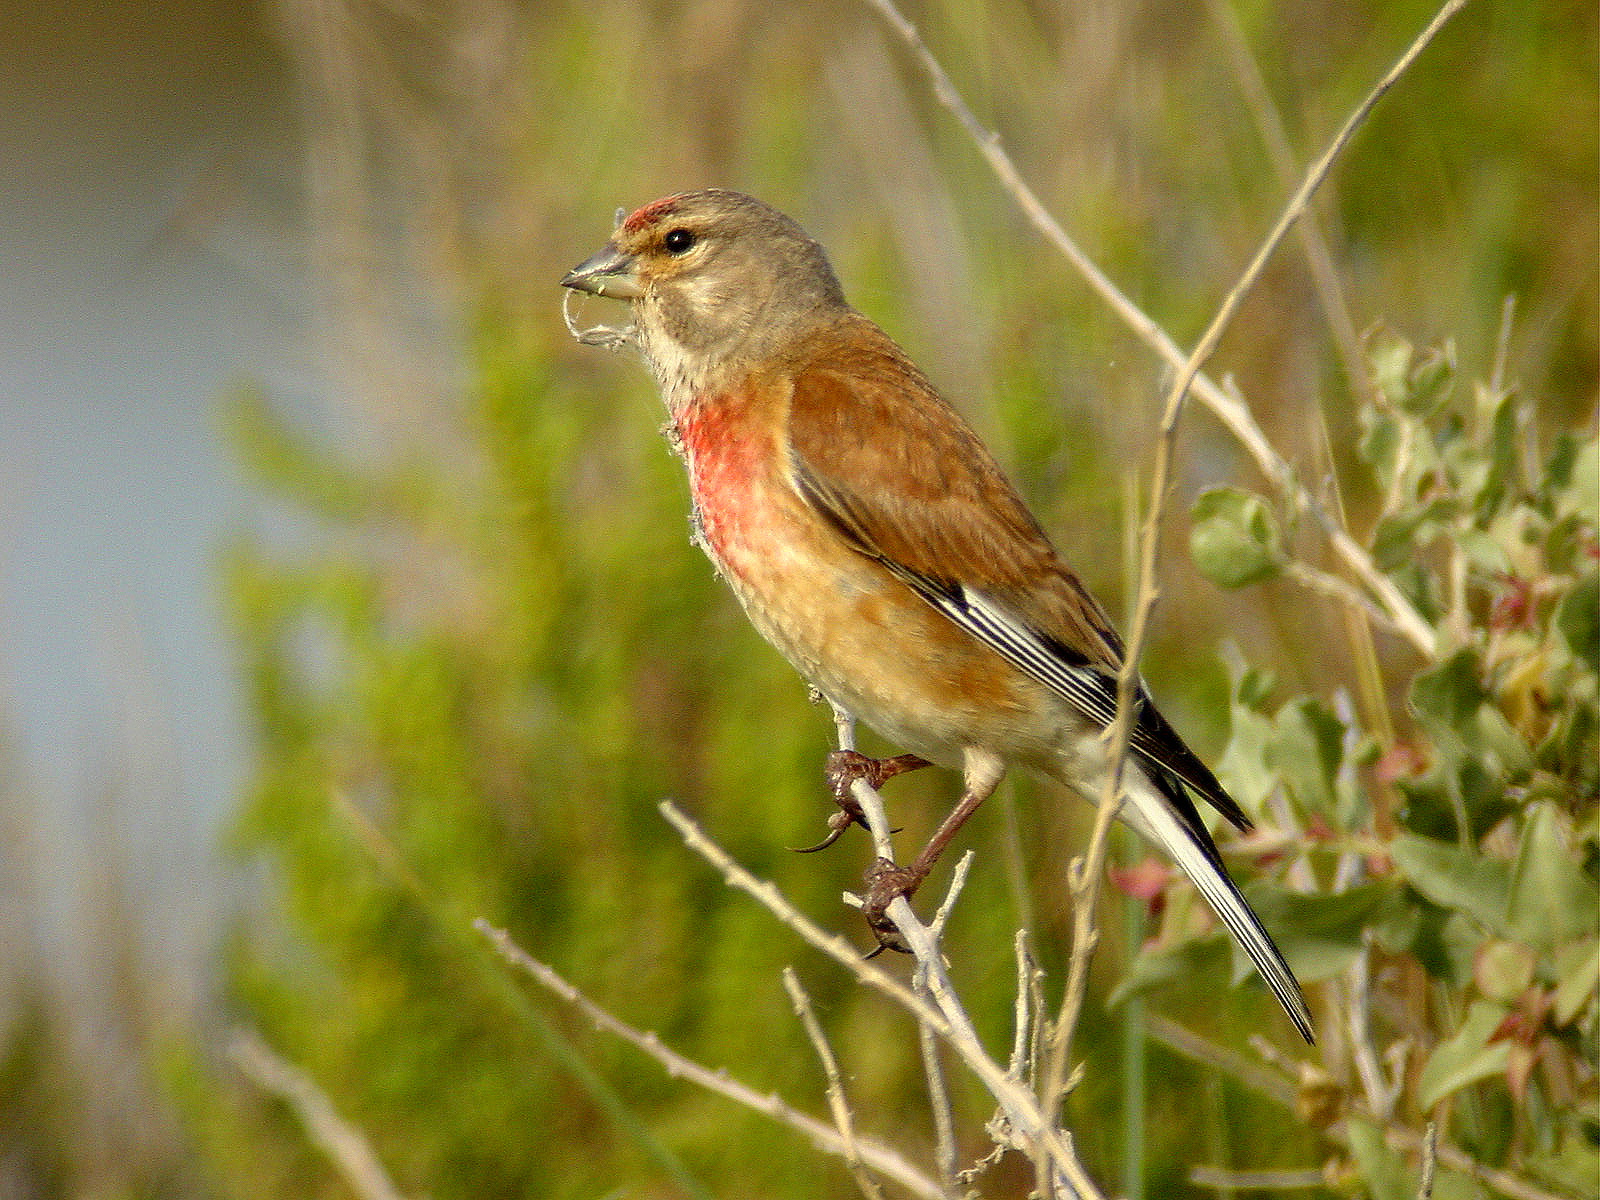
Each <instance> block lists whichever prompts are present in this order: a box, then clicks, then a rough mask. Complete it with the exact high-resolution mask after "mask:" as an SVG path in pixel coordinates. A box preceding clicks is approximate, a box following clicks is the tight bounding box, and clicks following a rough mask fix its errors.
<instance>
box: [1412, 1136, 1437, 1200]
mask: <svg viewBox="0 0 1600 1200" xmlns="http://www.w3.org/2000/svg"><path fill="white" fill-rule="evenodd" d="M1438 1159H1439V1127H1438V1126H1437V1125H1435V1124H1434V1123H1433V1122H1432V1121H1429V1122H1428V1127H1427V1128H1426V1129H1424V1130H1423V1131H1422V1178H1421V1179H1420V1180H1419V1181H1418V1182H1417V1200H1431V1197H1432V1196H1433V1168H1434V1164H1435V1163H1436V1162H1438Z"/></svg>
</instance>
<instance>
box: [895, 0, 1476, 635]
mask: <svg viewBox="0 0 1600 1200" xmlns="http://www.w3.org/2000/svg"><path fill="white" fill-rule="evenodd" d="M864 2H865V3H866V4H867V5H868V6H870V7H871V8H872V9H874V10H875V11H876V12H877V13H878V14H879V16H880V17H882V19H883V20H884V22H885V23H886V24H887V25H888V26H889V28H890V29H892V30H893V31H894V33H895V34H896V35H897V36H898V37H899V38H900V39H901V41H903V42H904V43H905V44H906V46H907V47H908V48H909V49H910V51H911V54H912V56H913V57H914V58H915V59H916V61H917V64H918V65H919V66H920V67H921V68H922V71H923V73H924V74H925V75H927V76H928V79H929V82H930V83H931V85H932V88H933V93H934V96H935V97H936V98H937V99H938V101H939V102H940V103H941V104H943V105H944V107H945V108H946V109H947V110H948V111H949V112H950V113H951V115H953V116H954V117H955V118H956V120H957V121H958V122H959V123H960V124H961V126H962V128H964V129H965V130H966V131H967V133H968V135H969V136H971V138H972V140H973V142H974V143H975V144H976V146H977V148H978V151H979V153H980V154H982V156H983V158H984V160H985V161H986V162H987V163H988V164H989V167H990V169H991V170H992V171H993V172H994V173H995V175H996V177H997V178H998V179H999V181H1000V184H1001V186H1002V188H1004V190H1005V191H1006V192H1007V194H1008V195H1010V196H1011V198H1012V199H1013V200H1014V201H1015V202H1016V204H1017V206H1018V208H1019V209H1021V210H1022V213H1023V215H1024V216H1025V217H1027V219H1028V221H1029V222H1030V223H1031V224H1032V225H1033V227H1034V228H1035V229H1036V230H1037V231H1038V232H1039V233H1040V235H1041V236H1043V237H1044V239H1045V240H1046V241H1047V242H1049V243H1050V244H1051V245H1052V246H1054V247H1055V249H1056V250H1057V251H1058V252H1059V253H1060V254H1061V255H1062V256H1063V257H1064V258H1065V259H1066V260H1067V261H1068V262H1069V263H1070V264H1071V265H1072V267H1073V269H1074V270H1076V271H1077V272H1078V273H1079V274H1080V275H1081V276H1083V278H1084V280H1085V281H1086V282H1087V283H1088V284H1089V286H1090V288H1091V289H1092V290H1093V291H1094V292H1095V293H1096V294H1097V295H1098V296H1100V298H1101V299H1102V300H1103V301H1104V302H1105V303H1106V304H1107V306H1109V307H1110V308H1111V310H1112V311H1113V312H1114V313H1116V315H1117V316H1118V317H1119V318H1121V320H1122V321H1123V322H1124V323H1125V324H1126V325H1127V326H1128V327H1129V328H1130V329H1131V330H1133V332H1134V333H1135V334H1136V335H1137V336H1138V337H1139V339H1140V340H1141V341H1143V342H1144V343H1145V345H1146V346H1148V347H1149V348H1150V349H1152V350H1153V351H1155V353H1156V354H1157V355H1158V356H1159V357H1160V358H1162V359H1163V360H1164V361H1166V362H1167V364H1168V365H1170V366H1171V367H1172V368H1174V369H1175V370H1182V371H1184V373H1185V374H1186V375H1189V376H1190V378H1189V379H1188V380H1186V381H1185V387H1189V386H1192V387H1193V389H1194V392H1195V395H1196V396H1198V397H1199V398H1200V400H1201V401H1202V402H1203V403H1204V404H1205V406H1206V407H1207V408H1208V409H1209V410H1210V411H1211V413H1212V414H1213V415H1214V416H1215V417H1216V418H1217V419H1218V420H1219V421H1220V422H1221V423H1222V424H1223V426H1224V427H1225V428H1226V429H1227V430H1228V431H1229V432H1230V433H1231V434H1233V436H1234V438H1235V439H1236V440H1237V441H1238V442H1239V444H1240V445H1241V446H1242V447H1244V449H1245V451H1246V452H1247V453H1249V455H1250V456H1251V457H1252V458H1253V459H1254V460H1255V462H1256V466H1257V467H1258V469H1259V470H1260V471H1261V473H1262V474H1263V475H1264V476H1266V478H1267V479H1268V480H1269V481H1270V482H1271V483H1272V485H1273V486H1274V487H1276V488H1278V489H1279V490H1280V491H1281V492H1282V493H1283V494H1284V496H1285V497H1287V498H1288V500H1289V502H1290V504H1291V505H1292V506H1293V507H1294V508H1295V509H1296V510H1297V511H1300V512H1303V513H1306V514H1307V515H1309V516H1310V517H1311V518H1312V519H1313V521H1314V522H1315V524H1316V525H1317V526H1318V527H1319V528H1320V529H1322V530H1323V533H1324V535H1325V536H1326V537H1327V538H1328V539H1329V543H1330V545H1331V546H1332V548H1333V550H1334V552H1335V554H1337V555H1338V557H1339V559H1340V560H1341V561H1342V562H1343V563H1344V564H1345V567H1346V568H1347V569H1348V570H1349V571H1350V572H1351V573H1352V574H1353V575H1355V576H1356V577H1357V578H1358V579H1360V580H1361V582H1362V583H1363V584H1365V585H1366V587H1367V589H1368V590H1369V591H1371V592H1372V594H1373V595H1374V596H1375V597H1376V598H1377V601H1378V603H1379V604H1380V605H1381V606H1382V608H1383V610H1384V611H1385V612H1386V613H1388V614H1389V616H1390V619H1391V620H1392V621H1393V622H1394V624H1395V625H1396V626H1397V627H1398V628H1399V629H1400V631H1401V632H1402V633H1403V634H1404V635H1405V637H1406V639H1407V640H1408V641H1409V642H1410V643H1411V644H1412V645H1413V646H1414V647H1415V648H1416V649H1417V651H1418V652H1419V653H1420V654H1422V655H1423V656H1424V657H1426V658H1429V659H1433V658H1436V657H1438V649H1437V647H1435V645H1434V637H1433V631H1432V629H1431V628H1430V627H1429V625H1428V623H1427V621H1425V620H1424V619H1423V618H1422V615H1421V614H1420V613H1418V612H1417V610H1416V608H1415V607H1414V606H1413V605H1412V604H1411V602H1410V601H1409V600H1408V599H1406V597H1405V595H1404V593H1402V592H1401V591H1400V589H1399V588H1398V587H1396V586H1395V584H1394V582H1393V581H1392V580H1390V579H1389V578H1388V576H1386V575H1385V574H1384V573H1383V572H1382V571H1380V570H1379V569H1378V567H1377V564H1376V563H1375V562H1374V561H1373V559H1372V556H1371V555H1370V554H1369V553H1367V551H1366V549H1365V548H1364V547H1363V546H1362V545H1361V543H1360V542H1358V541H1356V539H1355V538H1353V537H1351V536H1350V534H1349V533H1348V532H1347V531H1346V530H1345V529H1344V528H1343V527H1342V526H1340V525H1339V524H1337V523H1336V522H1335V521H1333V520H1331V519H1330V518H1329V517H1328V515H1327V514H1326V513H1325V512H1324V511H1323V510H1322V507H1321V505H1320V504H1319V503H1318V502H1317V500H1316V498H1315V497H1314V496H1312V495H1311V493H1310V492H1308V491H1307V490H1306V489H1305V487H1304V486H1302V485H1301V484H1300V483H1299V482H1298V481H1297V480H1296V479H1295V476H1294V471H1293V469H1292V468H1291V467H1290V466H1289V464H1288V463H1287V462H1285V461H1284V460H1283V458H1282V457H1281V456H1280V455H1279V454H1278V452H1277V451H1276V450H1275V449H1274V448H1273V446H1272V444H1271V442H1269V441H1268V440H1267V436H1266V434H1264V433H1263V432H1262V431H1261V427H1260V426H1259V425H1258V424H1257V423H1256V420H1255V418H1254V417H1253V416H1252V415H1251V413H1250V410H1249V408H1248V407H1247V406H1246V405H1245V404H1244V403H1243V402H1242V401H1240V400H1238V399H1236V398H1234V397H1232V396H1229V395H1228V394H1227V393H1226V392H1225V391H1224V390H1223V389H1222V388H1220V387H1218V386H1217V384H1216V383H1215V382H1213V381H1212V380H1211V379H1209V378H1207V377H1206V376H1204V375H1201V374H1198V373H1197V372H1195V373H1191V372H1189V371H1188V370H1187V368H1188V362H1189V356H1188V355H1186V354H1184V352H1183V351H1182V350H1181V349H1180V348H1179V347H1178V344H1177V343H1176V342H1174V341H1173V340H1172V339H1171V338H1170V337H1168V336H1167V333H1166V331H1165V330H1163V329H1162V328H1161V327H1160V326H1159V325H1158V324H1156V322H1155V321H1153V320H1152V319H1151V318H1150V317H1149V316H1147V315H1146V314H1145V313H1144V312H1143V310H1141V309H1140V308H1139V307H1138V305H1136V304H1134V303H1133V301H1131V300H1130V299H1128V297H1127V296H1126V295H1124V294H1123V292H1122V291H1121V290H1120V289H1119V288H1118V287H1117V286H1116V284H1114V283H1112V282H1111V280H1110V278H1109V277H1107V276H1106V275H1105V273H1104V272H1102V271H1101V270H1100V268H1099V267H1098V266H1096V265H1095V263H1094V261H1093V260H1092V259H1090V257H1089V256H1088V255H1087V254H1085V253H1084V251H1083V250H1082V249H1081V248H1080V247H1079V246H1078V244H1077V243H1076V242H1075V241H1074V240H1073V239H1072V237H1071V236H1070V235H1069V234H1068V233H1067V232H1066V230H1065V229H1063V228H1062V227H1061V225H1060V223H1059V222H1057V221H1056V219H1055V218H1054V217H1052V216H1051V215H1050V213H1049V212H1048V210H1046V208H1045V207H1044V205H1043V204H1042V203H1041V202H1040V200H1039V197H1038V196H1037V195H1036V194H1035V193H1034V191H1033V189H1032V188H1031V187H1029V186H1028V184H1027V183H1026V181H1024V180H1023V178H1022V174H1021V172H1019V171H1018V170H1017V166H1016V164H1015V163H1014V162H1012V161H1011V156H1010V155H1009V154H1007V153H1006V151H1005V149H1004V147H1002V146H1001V144H1000V137H999V135H998V134H997V133H995V132H994V131H992V130H989V129H985V128H984V126H983V125H982V123H981V122H979V120H978V119H977V118H976V117H975V116H973V115H972V110H971V109H970V108H968V107H967V105H966V103H965V101H963V100H962V98H961V95H960V93H959V92H957V91H956V88H955V85H954V84H953V83H951V82H950V77H949V76H948V75H947V74H946V73H945V71H944V68H943V67H942V66H940V65H939V61H938V60H937V59H936V58H934V56H933V54H932V52H931V51H930V50H929V49H928V47H927V45H926V44H925V43H924V42H923V40H922V37H921V35H920V34H919V33H918V32H917V28H916V26H915V25H913V24H912V23H911V22H910V21H909V20H907V19H906V17H905V16H904V15H903V14H902V13H901V12H900V10H899V9H898V8H896V7H895V5H894V3H893V0H864ZM1465 2H1466V0H1450V2H1449V3H1447V4H1446V5H1445V7H1444V8H1443V9H1441V10H1440V13H1439V15H1438V16H1437V17H1435V19H1434V21H1433V23H1432V24H1431V25H1430V26H1429V27H1428V29H1427V30H1425V31H1424V34H1423V36H1422V38H1419V39H1418V40H1419V43H1421V44H1426V41H1427V40H1431V38H1432V36H1433V35H1434V34H1435V33H1436V32H1437V31H1438V28H1439V26H1441V25H1442V24H1443V23H1444V21H1445V20H1447V19H1448V18H1449V17H1451V16H1453V15H1455V12H1456V11H1457V10H1458V9H1459V8H1460V7H1461V6H1462V5H1463V4H1464V3H1465ZM1413 49H1420V45H1418V46H1414V47H1413ZM1404 65H1405V66H1409V61H1406V62H1405V63H1404ZM1401 69H1402V70H1403V69H1404V68H1403V67H1402V68H1401ZM1391 75H1392V76H1393V77H1394V78H1398V75H1399V72H1398V71H1396V72H1391ZM1392 82H1393V78H1388V79H1386V80H1385V81H1384V83H1382V84H1381V85H1380V87H1381V88H1383V89H1385V90H1386V89H1387V87H1388V86H1389V84H1391V83H1392ZM1364 107H1365V106H1364ZM1361 115H1362V116H1364V115H1365V113H1364V112H1363V113H1362V114H1361Z"/></svg>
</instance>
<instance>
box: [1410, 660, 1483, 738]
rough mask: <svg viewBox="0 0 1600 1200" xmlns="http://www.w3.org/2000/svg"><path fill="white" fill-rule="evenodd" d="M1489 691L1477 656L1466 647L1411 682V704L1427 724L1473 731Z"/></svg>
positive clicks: (1454, 729) (1456, 730)
mask: <svg viewBox="0 0 1600 1200" xmlns="http://www.w3.org/2000/svg"><path fill="white" fill-rule="evenodd" d="M1487 694H1488V693H1487V692H1485V691H1484V688H1483V684H1482V683H1481V682H1480V681H1479V677H1478V656H1477V652H1476V651H1474V650H1473V649H1472V648H1471V647H1470V646H1463V647H1462V648H1461V649H1460V650H1457V651H1456V652H1455V653H1454V654H1452V655H1451V656H1450V657H1449V658H1447V659H1445V660H1444V661H1443V662H1442V663H1440V664H1439V665H1438V666H1436V667H1431V668H1429V669H1428V670H1426V671H1422V672H1420V673H1419V674H1418V675H1417V677H1416V678H1415V679H1414V680H1413V681H1412V683H1411V707H1412V709H1413V710H1414V711H1415V712H1416V714H1417V716H1418V717H1419V718H1421V719H1422V721H1423V722H1424V723H1427V724H1430V725H1432V726H1434V727H1438V726H1442V727H1444V728H1445V729H1449V730H1452V731H1453V732H1456V733H1459V734H1470V733H1471V732H1472V730H1473V725H1474V720H1475V718H1476V717H1477V714H1478V708H1479V706H1480V705H1481V704H1482V703H1483V701H1484V699H1485V697H1486V696H1487Z"/></svg>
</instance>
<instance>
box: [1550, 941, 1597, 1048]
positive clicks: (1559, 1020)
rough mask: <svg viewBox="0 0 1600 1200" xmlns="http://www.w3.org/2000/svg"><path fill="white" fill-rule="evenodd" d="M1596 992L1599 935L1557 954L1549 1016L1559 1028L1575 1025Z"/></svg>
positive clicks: (1576, 943) (1574, 944)
mask: <svg viewBox="0 0 1600 1200" xmlns="http://www.w3.org/2000/svg"><path fill="white" fill-rule="evenodd" d="M1596 991H1600V938H1586V939H1585V940H1584V941H1581V942H1574V943H1573V944H1572V945H1570V946H1566V947H1564V948H1563V949H1562V950H1561V952H1560V953H1558V954H1557V955H1556V990H1555V995H1554V996H1552V997H1551V998H1550V1019H1551V1021H1552V1022H1553V1023H1554V1024H1555V1026H1556V1028H1558V1029H1559V1028H1561V1027H1562V1026H1563V1025H1570V1024H1572V1022H1573V1021H1574V1020H1576V1019H1577V1016H1578V1014H1579V1013H1580V1012H1582V1011H1583V1008H1584V1006H1585V1005H1586V1004H1588V1002H1589V999H1590V997H1592V996H1593V995H1594V994H1595V992H1596Z"/></svg>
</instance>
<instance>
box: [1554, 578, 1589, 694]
mask: <svg viewBox="0 0 1600 1200" xmlns="http://www.w3.org/2000/svg"><path fill="white" fill-rule="evenodd" d="M1556 628H1557V629H1558V630H1560V631H1561V637H1562V639H1563V640H1564V641H1565V642H1566V643H1567V645H1568V647H1570V648H1571V650H1572V653H1573V656H1574V657H1576V658H1579V659H1581V660H1582V661H1583V662H1585V663H1587V664H1588V666H1589V669H1590V670H1591V671H1595V672H1597V673H1600V574H1593V573H1591V574H1589V575H1587V576H1585V577H1584V578H1583V579H1581V580H1579V581H1578V583H1577V584H1576V585H1575V586H1574V587H1573V589H1572V590H1571V591H1570V592H1568V593H1567V594H1566V595H1565V596H1564V597H1562V600H1561V605H1560V607H1559V608H1557V609H1556Z"/></svg>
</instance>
